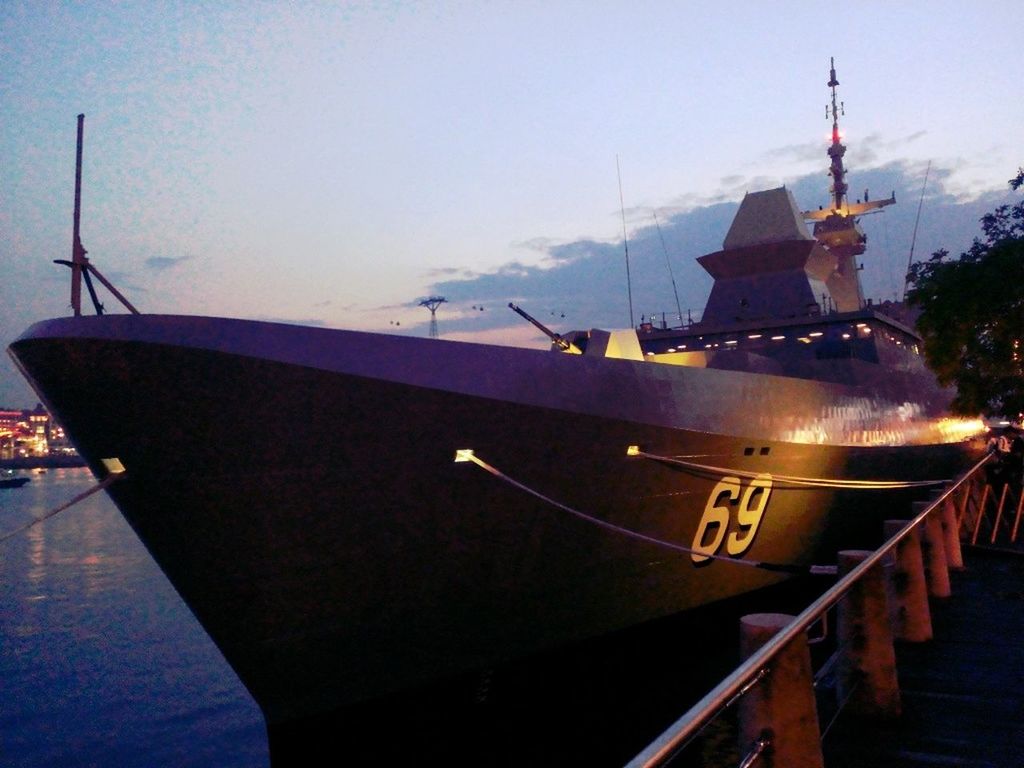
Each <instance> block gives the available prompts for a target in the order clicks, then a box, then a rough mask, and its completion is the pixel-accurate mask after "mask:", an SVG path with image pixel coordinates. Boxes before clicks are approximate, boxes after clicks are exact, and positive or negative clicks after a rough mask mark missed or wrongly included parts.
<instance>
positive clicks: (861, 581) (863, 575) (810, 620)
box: [627, 454, 1024, 768]
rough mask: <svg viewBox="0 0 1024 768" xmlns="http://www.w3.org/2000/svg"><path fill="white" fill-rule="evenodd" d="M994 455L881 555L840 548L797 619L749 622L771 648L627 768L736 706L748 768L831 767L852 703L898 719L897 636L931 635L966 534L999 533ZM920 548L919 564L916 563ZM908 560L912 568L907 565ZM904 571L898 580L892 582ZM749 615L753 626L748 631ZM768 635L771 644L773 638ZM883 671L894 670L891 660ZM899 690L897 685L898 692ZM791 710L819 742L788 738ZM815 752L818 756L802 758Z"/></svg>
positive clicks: (927, 504)
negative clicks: (833, 740) (828, 746)
mask: <svg viewBox="0 0 1024 768" xmlns="http://www.w3.org/2000/svg"><path fill="white" fill-rule="evenodd" d="M992 459H993V456H992V455H991V454H989V455H986V456H985V458H983V459H981V460H980V461H979V462H977V463H976V464H975V465H974V466H973V467H971V468H970V469H969V470H967V471H966V472H964V473H963V474H962V475H961V476H960V477H959V478H958V479H956V480H955V481H953V482H950V483H947V484H946V485H945V487H943V488H941V489H940V490H937V491H935V492H934V493H933V498H932V499H931V500H929V501H922V502H915V503H914V504H913V517H912V518H911V519H909V520H900V521H887V525H886V529H887V530H886V532H887V534H889V538H888V539H887V540H886V541H885V543H883V544H882V545H881V546H880V547H879V548H878V549H876V550H874V551H873V552H869V551H859V550H858V551H850V552H840V553H839V554H840V564H839V570H838V572H839V575H840V578H839V579H838V581H837V582H836V583H835V584H834V585H833V586H832V587H831V588H830V589H829V590H828V591H826V592H825V593H824V594H822V595H821V596H820V597H818V598H817V599H816V600H815V601H814V602H813V603H811V604H810V605H809V606H808V607H807V608H806V609H805V610H804V611H803V612H802V613H800V614H799V615H798V616H795V617H791V616H783V615H781V614H758V615H755V616H752V617H744V619H743V622H741V629H742V631H743V633H744V644H746V645H747V647H754V646H756V645H757V644H758V643H759V642H763V645H760V647H759V648H758V649H757V650H754V651H753V652H752V653H751V654H750V655H749V656H748V657H747V658H746V660H745V661H744V662H743V663H741V664H740V665H739V666H738V667H737V668H736V669H735V670H733V672H732V673H730V674H729V675H728V676H727V677H725V678H724V679H723V680H722V681H721V682H720V683H719V684H718V685H717V686H715V687H714V688H713V689H712V690H711V691H709V692H708V693H707V694H706V695H705V696H704V697H703V698H702V699H700V701H698V702H697V703H696V704H694V705H693V706H692V707H691V708H690V709H689V710H688V711H687V712H685V713H684V714H683V715H682V716H681V717H679V718H678V719H677V720H676V721H675V722H674V723H672V725H671V726H669V727H668V728H667V729H666V730H665V731H664V732H663V733H662V734H661V735H660V736H658V737H657V738H656V739H655V740H654V741H652V742H651V743H650V744H649V745H648V746H647V747H646V748H645V749H644V750H643V751H642V752H640V753H639V754H638V755H637V756H636V757H635V758H633V760H631V761H630V762H629V763H628V764H627V768H654V766H665V765H670V764H671V763H672V762H673V761H674V760H675V759H677V758H679V757H681V756H683V754H684V751H685V749H686V747H687V746H688V745H690V744H692V743H693V742H695V741H696V740H697V738H698V737H699V736H700V734H701V732H702V731H704V729H705V728H707V726H708V725H710V724H711V723H712V722H713V721H715V720H717V719H718V718H719V717H721V716H722V715H724V714H726V713H727V712H730V711H732V710H733V708H734V707H736V706H737V705H740V706H739V707H737V708H738V709H740V710H741V711H740V713H739V720H740V723H739V726H738V728H739V734H740V741H741V742H742V743H743V744H745V745H746V747H745V750H744V749H741V752H743V754H741V755H740V761H739V763H738V764H739V765H740V766H743V767H744V768H746V767H747V766H753V765H756V764H758V763H759V762H760V757H761V756H762V755H764V754H765V753H766V752H769V751H770V752H771V753H772V764H773V765H793V764H799V765H823V764H824V761H823V759H822V757H821V754H822V752H821V740H822V738H823V733H824V734H827V733H828V728H829V727H830V726H831V724H832V723H833V722H835V717H836V716H838V714H839V712H840V711H841V710H843V709H844V708H845V707H847V706H851V707H855V708H856V709H857V710H858V711H859V712H860V713H861V714H871V715H874V716H881V717H887V716H893V708H894V706H895V709H896V710H897V713H896V714H898V710H899V691H898V686H897V683H896V678H895V673H896V670H895V654H894V651H893V639H894V638H895V639H898V640H905V641H910V642H913V641H922V640H927V639H930V637H931V620H930V614H928V602H927V600H928V597H929V596H931V597H939V596H948V595H949V570H950V569H953V570H956V569H961V568H963V560H962V557H961V553H960V540H961V538H964V539H965V540H972V539H973V540H976V539H977V531H978V528H979V527H984V526H986V525H994V526H995V527H996V528H998V527H999V525H1000V524H999V522H998V521H996V522H995V523H992V522H991V519H992V517H993V515H994V514H995V507H994V502H993V501H992V497H993V493H992V490H991V486H990V485H989V483H988V478H987V477H986V472H985V471H984V470H985V465H986V464H988V463H989V462H990V461H991V460H992ZM1021 495H1022V494H1021V492H1020V489H1019V488H1018V491H1017V505H1016V507H1017V515H1016V517H1017V522H1019V518H1020V512H1021V510H1022V509H1024V501H1021V500H1020V497H1021ZM1003 506H1005V505H1003ZM986 521H988V523H986ZM1015 530H1016V528H1015ZM915 544H916V545H917V548H916V550H915V547H914V545H915ZM915 551H916V553H917V555H916V558H917V559H916V565H914V564H913V563H914V552H915ZM908 558H909V560H908ZM907 562H910V563H911V564H910V565H907ZM897 569H898V570H899V571H900V576H899V578H898V579H897V578H893V572H894V571H896V570H897ZM908 569H909V570H908ZM886 571H888V574H887V573H886ZM915 572H916V573H915ZM908 574H909V575H908ZM915 585H916V586H915ZM920 588H925V589H926V593H925V595H924V605H923V611H924V616H922V615H921V613H920V612H921V610H922V607H921V605H920V599H918V600H916V601H915V600H914V598H913V597H912V596H909V592H916V593H918V594H919V593H920ZM889 599H895V600H897V601H903V602H901V603H900V606H899V609H898V610H893V611H890V610H889V609H888V608H887V607H885V605H886V603H885V602H883V607H882V608H881V610H879V609H878V608H877V606H875V607H874V609H873V610H872V608H871V607H868V608H867V609H866V610H865V607H864V604H865V600H867V601H869V602H871V601H874V600H881V601H887V600H889ZM908 600H909V602H907V601H908ZM915 602H916V604H915ZM844 608H846V609H847V610H851V611H853V612H854V614H855V615H856V619H855V620H852V621H851V617H850V616H849V615H847V617H846V620H845V623H846V624H847V626H848V628H849V626H851V625H854V624H856V626H854V627H853V629H852V632H853V633H857V632H861V633H863V632H865V631H866V632H868V633H871V634H872V635H877V636H873V637H871V638H869V639H868V641H867V642H864V637H863V635H861V636H860V637H859V638H856V639H858V640H859V641H860V642H854V637H853V636H848V637H847V638H845V640H846V642H844V637H843V634H844V629H843V626H842V625H843V624H844ZM832 609H837V613H838V614H839V615H838V621H836V622H835V623H836V624H837V625H838V630H837V634H838V635H839V636H838V637H837V638H836V639H835V644H836V650H835V651H834V653H833V654H832V655H831V656H829V658H828V659H827V660H825V661H824V663H823V664H822V665H821V667H820V669H819V670H818V672H817V674H814V673H813V672H812V671H811V670H810V653H809V643H814V642H820V641H821V640H822V639H824V635H823V636H822V637H818V638H815V639H814V640H810V641H809V640H808V638H807V634H808V630H809V629H810V628H811V627H813V626H815V625H818V624H821V625H822V626H823V627H824V628H827V627H828V626H829V619H828V615H829V611H830V610H832ZM871 613H873V614H874V615H875V616H876V617H880V618H879V620H880V621H881V622H882V625H877V626H876V625H874V624H873V623H872V620H870V619H866V615H867V614H871ZM748 619H751V620H752V621H751V622H749V625H748V624H747V620H748ZM765 620H767V621H765ZM773 621H776V622H778V624H777V626H775V627H772V628H770V629H769V631H768V632H767V633H766V632H765V629H766V626H767V625H770V624H771V623H772V622H773ZM897 624H898V626H897ZM750 627H753V630H752V631H753V633H755V634H756V633H757V632H760V633H761V638H760V639H758V638H756V637H754V636H753V635H749V638H751V639H748V633H749V631H750ZM826 633H827V630H826ZM765 637H768V638H769V639H767V640H766V641H765V640H764V638H765ZM865 647H872V648H873V649H874V650H873V651H872V653H873V654H877V653H878V652H879V649H881V652H882V654H883V656H884V655H885V654H886V652H887V653H888V656H889V657H890V658H891V661H892V662H893V663H892V664H891V667H892V670H891V671H892V675H891V680H888V681H887V680H884V679H882V680H879V679H878V677H879V673H878V666H879V665H878V659H877V658H869V659H865V658H862V657H860V656H858V654H861V653H863V652H864V648H865ZM794 659H795V660H796V661H795V662H794ZM883 661H884V660H883ZM881 666H882V667H885V666H886V665H885V664H884V663H883V664H882V665H881ZM794 669H796V670H797V672H796V677H797V678H799V677H801V676H804V675H806V679H805V680H799V679H798V680H795V681H794V679H793V674H794ZM837 669H838V670H840V671H839V672H837ZM843 670H845V672H844V671H843ZM833 675H834V676H836V678H837V682H836V688H837V693H838V696H837V699H838V700H837V701H836V703H835V708H834V711H832V712H831V714H832V719H831V720H830V722H829V723H828V724H826V725H825V726H824V728H823V727H822V726H821V724H820V723H819V721H818V718H819V716H818V711H817V704H816V694H815V688H816V687H817V686H818V685H819V683H822V681H824V680H825V679H826V678H827V677H830V676H833ZM844 675H845V677H846V678H847V681H848V682H847V684H846V685H845V686H844V685H842V684H841V681H842V678H843V677H844ZM883 677H884V673H883ZM794 685H795V688H794ZM893 686H897V687H896V689H895V691H894V690H892V688H893ZM801 687H802V688H803V689H804V693H803V694H801V691H800V688H801ZM801 700H802V701H810V710H809V712H808V713H807V714H808V716H807V717H801V716H800V714H799V713H798V712H795V711H794V708H795V707H796V708H799V707H800V706H801V703H800V702H801ZM773 710H774V712H773ZM782 712H785V715H784V718H785V720H786V723H787V724H788V726H792V725H793V723H794V722H799V723H803V724H804V725H806V723H807V722H808V721H811V723H812V727H813V731H814V735H815V736H816V738H808V734H806V733H801V734H796V735H794V734H783V733H780V732H779V723H778V722H777V721H773V714H774V715H778V714H781V713H782ZM799 727H803V726H799ZM794 750H796V751H795V752H794ZM806 751H809V752H810V755H808V754H803V753H802V752H806Z"/></svg>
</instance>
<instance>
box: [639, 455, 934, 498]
mask: <svg viewBox="0 0 1024 768" xmlns="http://www.w3.org/2000/svg"><path fill="white" fill-rule="evenodd" d="M626 455H628V456H639V457H641V458H644V459H651V460H652V461H661V462H665V463H666V464H676V465H678V466H681V467H684V468H686V469H692V470H695V471H698V472H704V473H708V474H714V475H721V476H722V477H725V476H732V477H745V478H750V479H754V478H756V477H757V476H758V474H759V473H757V472H750V471H747V470H742V469H730V468H728V467H716V466H712V465H710V464H699V463H697V462H695V461H686V460H684V459H680V458H678V457H676V456H662V455H659V454H656V453H647V452H646V451H641V450H640V449H639V448H637V447H636V446H635V445H631V446H629V448H627V449H626ZM772 482H773V483H776V482H781V483H782V484H789V485H798V486H805V487H810V488H842V489H845V490H857V491H891V490H898V489H900V488H926V487H929V486H933V485H942V484H943V483H946V482H948V480H947V479H942V480H839V479H835V478H827V477H796V476H794V475H776V474H774V473H772Z"/></svg>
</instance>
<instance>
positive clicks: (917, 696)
mask: <svg viewBox="0 0 1024 768" xmlns="http://www.w3.org/2000/svg"><path fill="white" fill-rule="evenodd" d="M964 559H965V560H966V569H965V570H963V571H959V572H954V573H952V574H951V577H952V580H953V593H954V597H953V598H952V599H948V600H933V601H932V627H933V630H934V640H932V641H931V642H927V643H899V644H897V646H896V656H897V667H898V669H899V681H900V689H901V696H902V705H903V714H902V716H901V717H900V719H898V720H885V721H879V720H877V719H870V720H866V719H864V718H861V717H857V716H856V715H855V714H853V713H851V712H843V713H842V714H841V715H840V716H839V719H838V720H837V722H836V723H835V725H833V727H832V729H831V730H830V731H829V732H828V734H827V736H826V737H825V739H824V743H823V750H824V754H825V765H826V766H828V768H869V767H870V768H890V767H891V768H896V767H897V766H899V768H907V767H908V766H909V767H910V768H914V767H915V766H920V767H921V768H924V766H937V765H959V766H972V767H974V766H976V767H978V768H981V766H992V767H993V768H994V767H995V766H1011V765H1021V755H1024V728H1021V727H1020V713H1021V712H1024V684H1022V681H1024V642H1021V641H1020V635H1021V632H1022V631H1024V554H1022V553H1012V552H992V551H982V550H980V549H973V548H972V549H971V550H969V551H968V552H966V553H965V557H964Z"/></svg>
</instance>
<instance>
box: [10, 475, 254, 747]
mask: <svg viewBox="0 0 1024 768" xmlns="http://www.w3.org/2000/svg"><path fill="white" fill-rule="evenodd" d="M94 482H95V480H94V479H93V477H92V475H91V474H90V473H89V472H88V470H85V469H56V470H50V471H49V472H47V473H45V474H33V475H32V482H30V483H29V484H28V485H26V486H24V487H23V488H20V489H15V490H3V491H0V533H3V532H6V531H10V530H13V529H15V528H17V527H19V526H21V525H24V524H25V523H26V522H28V521H29V520H31V519H34V518H38V517H41V516H42V515H44V514H45V513H46V512H47V511H49V510H50V509H53V508H54V507H56V506H58V505H59V504H61V503H63V502H65V501H67V500H68V499H70V498H71V497H73V496H74V495H76V494H78V493H81V492H82V491H84V490H86V489H88V488H89V487H90V486H91V485H93V484H94ZM0 680H3V685H4V691H3V695H2V696H0V733H2V734H4V745H3V760H4V761H5V763H4V764H5V765H7V764H10V765H17V766H44V765H47V766H48V765H61V764H75V765H119V766H151V765H190V766H210V767H212V766H218V767H219V766H261V765H267V764H268V762H269V760H268V757H267V747H266V736H265V733H264V727H263V721H262V718H261V716H260V714H259V710H258V709H257V707H256V705H255V704H254V703H253V702H252V700H251V698H250V697H249V696H248V694H247V693H246V691H245V689H244V688H243V687H242V685H241V683H240V682H239V681H238V679H237V677H235V675H234V673H233V672H232V671H231V670H230V668H229V667H228V666H227V664H226V662H225V661H224V659H223V657H221V656H220V654H219V652H218V651H217V650H216V648H215V647H214V646H213V644H212V642H211V641H210V640H209V638H208V637H207V636H206V635H205V633H203V631H202V629H201V628H200V627H199V625H198V623H197V622H196V621H195V619H194V618H193V617H192V615H191V614H190V613H189V612H188V609H187V608H185V606H184V605H183V604H182V603H181V600H180V599H179V598H178V596H177V594H176V593H175V592H174V591H173V589H172V588H171V587H170V585H169V584H168V583H167V581H166V579H165V578H164V576H163V574H162V573H161V572H160V571H159V569H158V568H157V567H156V565H155V564H154V563H153V562H152V560H151V559H150V557H149V554H148V553H147V552H146V550H145V548H144V547H143V546H142V545H141V543H140V542H139V541H138V539H136V537H135V535H134V533H133V532H132V531H131V529H130V528H129V527H128V525H127V524H126V523H125V522H124V521H123V519H122V518H121V517H120V515H119V514H118V513H117V511H116V509H115V508H114V506H113V504H112V503H111V502H110V501H109V499H108V498H107V497H106V496H105V495H104V494H97V495H95V496H91V497H89V498H87V499H85V500H83V501H82V502H80V503H79V504H77V505H76V506H74V507H72V508H70V509H68V510H66V511H64V512H61V513H60V514H59V515H57V516H56V517H54V518H51V519H49V520H47V521H45V522H43V523H41V524H39V525H36V526H34V527H32V528H30V529H28V530H27V531H25V532H24V533H22V534H20V535H18V536H15V537H14V538H12V539H10V540H9V541H7V542H4V543H3V544H0Z"/></svg>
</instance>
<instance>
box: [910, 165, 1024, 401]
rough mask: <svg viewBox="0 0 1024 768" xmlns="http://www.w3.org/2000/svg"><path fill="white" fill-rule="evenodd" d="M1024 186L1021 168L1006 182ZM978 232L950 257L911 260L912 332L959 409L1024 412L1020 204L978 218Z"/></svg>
mask: <svg viewBox="0 0 1024 768" xmlns="http://www.w3.org/2000/svg"><path fill="white" fill-rule="evenodd" d="M1009 184H1010V187H1011V188H1013V189H1019V188H1020V187H1021V186H1022V185H1024V168H1022V169H1021V170H1020V171H1019V172H1018V173H1017V176H1016V177H1015V178H1013V179H1011V180H1010V182H1009ZM981 228H982V232H983V236H982V237H981V238H975V240H974V243H973V244H972V245H971V247H970V248H969V249H968V250H967V251H966V252H965V253H961V254H960V256H959V257H958V258H956V259H950V258H949V253H948V252H947V251H944V250H943V251H936V252H935V253H934V254H933V255H932V257H931V258H930V259H929V260H928V261H925V262H920V263H918V264H914V265H913V266H912V267H911V269H910V274H909V275H908V277H909V278H910V280H911V282H912V283H913V287H912V288H911V290H910V291H909V292H908V293H907V302H908V303H909V304H911V305H912V306H916V307H918V308H920V311H921V315H920V318H919V319H918V322H917V330H918V332H919V333H920V334H921V336H922V337H923V338H924V354H925V358H926V359H927V361H928V365H929V366H930V367H931V368H932V370H933V371H935V374H936V375H937V376H938V379H939V381H940V382H941V383H942V384H945V385H950V384H953V385H956V388H957V396H956V399H955V400H954V401H953V409H954V410H955V411H957V412H958V413H962V414H969V415H970V414H977V413H984V414H986V415H1004V416H1016V415H1017V414H1020V413H1024V202H1020V203H1016V204H1015V205H1012V206H1011V205H1001V206H999V207H998V208H996V209H995V210H994V211H993V212H992V213H989V214H986V215H985V216H983V217H982V219H981Z"/></svg>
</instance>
